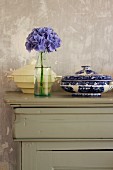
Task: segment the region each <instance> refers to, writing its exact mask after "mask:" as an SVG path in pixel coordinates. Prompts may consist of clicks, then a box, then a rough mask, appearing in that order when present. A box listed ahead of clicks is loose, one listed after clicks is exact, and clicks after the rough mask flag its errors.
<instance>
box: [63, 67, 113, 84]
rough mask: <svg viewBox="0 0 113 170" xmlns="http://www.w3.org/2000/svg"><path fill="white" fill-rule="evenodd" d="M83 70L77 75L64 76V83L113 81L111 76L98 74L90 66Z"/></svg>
mask: <svg viewBox="0 0 113 170" xmlns="http://www.w3.org/2000/svg"><path fill="white" fill-rule="evenodd" d="M81 67H82V70H80V71H77V72H76V73H75V75H72V76H64V77H63V78H62V81H93V80H94V81H112V77H111V76H109V75H102V74H98V73H96V72H95V71H92V70H91V69H90V66H81Z"/></svg>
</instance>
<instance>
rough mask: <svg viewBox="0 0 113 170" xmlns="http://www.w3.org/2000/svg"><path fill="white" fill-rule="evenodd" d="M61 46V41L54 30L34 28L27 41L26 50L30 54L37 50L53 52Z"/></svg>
mask: <svg viewBox="0 0 113 170" xmlns="http://www.w3.org/2000/svg"><path fill="white" fill-rule="evenodd" d="M60 45H61V39H60V38H59V37H58V35H57V33H55V32H54V30H53V29H52V28H49V27H43V28H34V29H33V30H32V32H31V33H30V34H29V35H28V37H27V39H26V43H25V46H26V49H27V50H28V51H29V52H30V51H31V50H33V49H34V50H36V51H39V52H53V51H56V49H57V48H59V47H60Z"/></svg>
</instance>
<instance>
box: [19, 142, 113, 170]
mask: <svg viewBox="0 0 113 170" xmlns="http://www.w3.org/2000/svg"><path fill="white" fill-rule="evenodd" d="M41 144H42V143H41ZM63 144H64V146H65V142H63ZM38 145H40V143H39V142H34V143H33V142H27V143H26V142H23V143H22V167H23V169H29V167H32V169H33V170H37V169H38V170H108V169H109V170H113V150H106V151H105V150H81V151H80V150H74V148H73V150H72V149H70V148H68V149H65V150H64V147H63V145H62V147H61V146H60V145H59V149H56V147H55V146H54V142H53V149H52V150H49V149H45V148H46V147H47V144H46V143H45V142H44V143H43V144H42V145H43V146H42V148H38ZM57 145H58V142H57ZM28 155H29V156H28Z"/></svg>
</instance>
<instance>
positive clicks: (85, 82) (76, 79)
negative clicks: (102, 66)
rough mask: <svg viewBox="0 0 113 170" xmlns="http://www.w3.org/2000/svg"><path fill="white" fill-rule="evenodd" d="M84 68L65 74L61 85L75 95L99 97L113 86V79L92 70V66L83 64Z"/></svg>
mask: <svg viewBox="0 0 113 170" xmlns="http://www.w3.org/2000/svg"><path fill="white" fill-rule="evenodd" d="M82 68H83V69H82V70H80V71H78V72H76V73H75V75H72V76H63V77H62V79H61V84H60V86H61V87H62V88H63V89H64V90H65V91H67V92H71V93H72V96H75V97H99V96H101V93H104V92H107V91H109V90H111V89H112V88H113V79H112V77H111V76H108V75H101V74H98V73H96V72H95V71H92V70H91V69H90V66H82Z"/></svg>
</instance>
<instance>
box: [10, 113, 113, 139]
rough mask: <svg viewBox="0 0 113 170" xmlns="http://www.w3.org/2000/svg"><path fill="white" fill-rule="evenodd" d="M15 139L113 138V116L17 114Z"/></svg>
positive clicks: (14, 130)
mask: <svg viewBox="0 0 113 170" xmlns="http://www.w3.org/2000/svg"><path fill="white" fill-rule="evenodd" d="M13 137H14V138H16V139H22V138H23V139H24V138H25V139H28V138H113V115H112V114H102V113H101V114H94V113H93V114H88V113H87V114H86V113H84V114H70V115H69V114H59V115H56V114H53V115H52V114H50V115H49V114H48V115H46V114H45V115H43V114H42V115H40V114H39V115H38V114H37V115H36V114H34V115H24V114H22V115H21V114H17V115H16V120H15V122H14V127H13Z"/></svg>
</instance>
